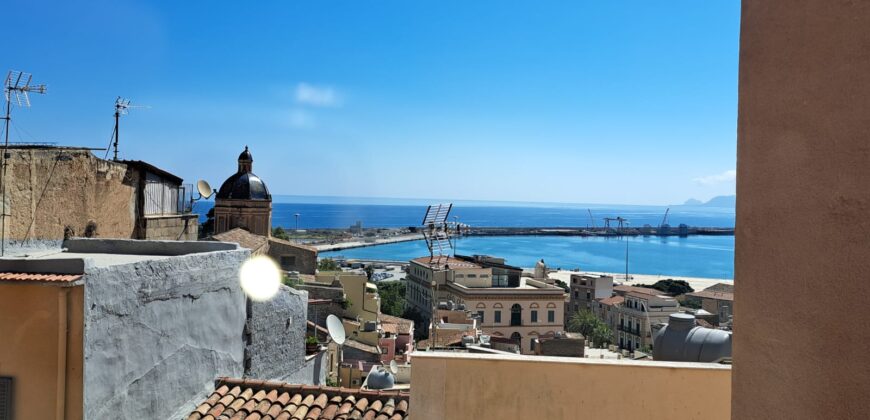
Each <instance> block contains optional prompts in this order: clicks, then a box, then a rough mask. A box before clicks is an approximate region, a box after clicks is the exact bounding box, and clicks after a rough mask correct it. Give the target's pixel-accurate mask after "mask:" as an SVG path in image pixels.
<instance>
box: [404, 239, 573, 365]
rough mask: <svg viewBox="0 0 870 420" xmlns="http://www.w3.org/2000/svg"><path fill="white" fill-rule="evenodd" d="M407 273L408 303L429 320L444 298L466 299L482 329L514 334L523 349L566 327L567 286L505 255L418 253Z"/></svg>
mask: <svg viewBox="0 0 870 420" xmlns="http://www.w3.org/2000/svg"><path fill="white" fill-rule="evenodd" d="M406 279H407V284H408V286H407V289H406V296H405V298H406V302H407V304H408V305H409V306H410V307H412V308H414V309H416V310H417V311H419V312H420V313H421V314H423V316H424V318H426V319H427V320H428V319H431V318H430V317H431V315H430V314H431V313H432V311H433V310H434V308H435V307H436V306H437V305H438V303H439V302H443V303H447V302H448V301H452V302H453V303H454V304H457V305H458V304H463V305H465V308H466V310H468V311H471V312H473V313H475V314H476V315H477V317H478V319H479V320H480V329H481V331H482V332H483V333H485V334H489V335H492V336H495V337H506V338H507V337H510V339H512V340H514V341H515V342H516V344H518V345H520V348H521V351H522V353H526V354H530V353H532V352H533V349H532V345H531V341H532V339H534V338H539V337H542V338H545V337H549V336H554V335H555V333H556V332H558V331H563V330H564V328H565V311H564V307H565V302H566V301H567V300H568V295H567V293H565V290H564V289H562V288H561V287H558V286H554V285H552V284H550V283H549V282H547V281H546V280H545V279H535V278H533V277H532V275H531V274H524V273H523V270H522V269H521V268H519V267H513V266H509V265H507V264H505V263H504V260H503V259H500V258H494V257H489V256H477V255H476V256H472V257H467V256H461V255H458V256H456V257H451V258H441V259H434V260H433V259H431V258H429V257H423V258H417V259H415V260H412V261H411V264H410V265H409V268H408V275H407V276H406ZM420 292H422V293H420ZM539 331H540V332H542V333H540V334H538V332H539Z"/></svg>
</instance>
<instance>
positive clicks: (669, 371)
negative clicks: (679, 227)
mask: <svg viewBox="0 0 870 420" xmlns="http://www.w3.org/2000/svg"><path fill="white" fill-rule="evenodd" d="M577 378H584V381H588V383H591V384H595V386H592V387H588V388H587V389H586V390H585V391H584V393H583V398H577V394H576V390H575V388H574V386H575V384H576V381H577ZM627 378H643V380H642V381H637V380H631V379H627ZM411 383H413V384H414V386H413V387H412V391H411V392H412V395H411V399H412V401H413V404H414V412H415V417H416V418H418V419H446V418H475V419H512V418H566V417H572V418H574V417H576V418H584V419H598V418H602V419H603V418H614V413H619V415H618V417H619V418H638V419H640V418H687V417H697V418H704V419H730V417H731V367H730V366H727V365H716V364H706V363H673V362H652V361H631V360H619V361H617V360H596V359H579V358H567V357H530V356H520V355H491V354H487V355H483V354H468V353H464V354H461V353H425V352H420V353H417V355H416V356H415V357H414V369H413V370H412V371H411ZM676 383H679V384H680V392H674V389H673V386H674V384H676ZM476 390H486V396H487V397H486V398H480V395H479V393H478V392H475V391H476ZM529 390H535V391H534V403H533V404H530V400H529V392H530V391H529ZM617 395H631V396H632V397H631V400H630V401H628V400H626V399H624V398H614V396H617ZM569 413H570V414H569ZM652 413H654V415H653V414H652Z"/></svg>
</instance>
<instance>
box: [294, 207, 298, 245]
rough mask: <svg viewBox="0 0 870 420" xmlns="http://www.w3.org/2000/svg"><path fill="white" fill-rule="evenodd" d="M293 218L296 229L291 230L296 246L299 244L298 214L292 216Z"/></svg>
mask: <svg viewBox="0 0 870 420" xmlns="http://www.w3.org/2000/svg"><path fill="white" fill-rule="evenodd" d="M293 217H295V218H296V229H294V230H293V236H294V239H295V240H296V241H295V242H296V243H297V244H298V243H299V213H296V214H294V215H293Z"/></svg>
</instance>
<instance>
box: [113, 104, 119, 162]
mask: <svg viewBox="0 0 870 420" xmlns="http://www.w3.org/2000/svg"><path fill="white" fill-rule="evenodd" d="M120 117H121V110H119V109H118V107H115V142H114V144H113V147H114V150H115V155H114V157H113V158H112V160H114V161H117V160H118V119H120Z"/></svg>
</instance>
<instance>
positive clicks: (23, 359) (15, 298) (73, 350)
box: [0, 284, 84, 420]
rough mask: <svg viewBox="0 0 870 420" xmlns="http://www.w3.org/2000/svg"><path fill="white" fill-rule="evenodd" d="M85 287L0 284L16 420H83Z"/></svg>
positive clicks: (2, 337)
mask: <svg viewBox="0 0 870 420" xmlns="http://www.w3.org/2000/svg"><path fill="white" fill-rule="evenodd" d="M83 302H84V289H83V287H82V286H76V287H70V288H63V287H56V286H48V285H44V284H0V341H2V345H0V376H9V377H12V378H13V400H12V410H13V411H12V415H13V418H15V419H58V420H60V419H70V420H75V419H81V418H82V409H83V399H82V392H83V384H84V381H83V377H82V372H83V360H84V358H83V356H82V355H83V345H82V339H83V320H82V319H83Z"/></svg>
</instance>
